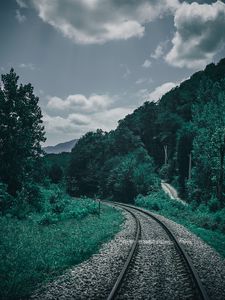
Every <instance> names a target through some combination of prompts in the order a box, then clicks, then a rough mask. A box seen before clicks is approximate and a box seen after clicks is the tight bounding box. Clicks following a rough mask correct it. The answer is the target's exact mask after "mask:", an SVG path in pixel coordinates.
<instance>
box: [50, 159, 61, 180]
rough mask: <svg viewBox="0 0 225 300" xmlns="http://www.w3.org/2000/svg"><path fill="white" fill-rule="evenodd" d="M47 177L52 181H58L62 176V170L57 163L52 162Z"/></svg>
mask: <svg viewBox="0 0 225 300" xmlns="http://www.w3.org/2000/svg"><path fill="white" fill-rule="evenodd" d="M49 177H50V179H51V181H52V182H53V183H59V182H60V181H61V180H62V177H63V170H62V168H61V167H60V166H59V165H58V164H53V165H52V166H51V168H50V170H49Z"/></svg>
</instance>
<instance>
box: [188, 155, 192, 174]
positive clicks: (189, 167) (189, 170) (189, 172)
mask: <svg viewBox="0 0 225 300" xmlns="http://www.w3.org/2000/svg"><path fill="white" fill-rule="evenodd" d="M190 179H191V153H190V154H189V166H188V180H190Z"/></svg>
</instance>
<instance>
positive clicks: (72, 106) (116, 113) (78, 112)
mask: <svg viewBox="0 0 225 300" xmlns="http://www.w3.org/2000/svg"><path fill="white" fill-rule="evenodd" d="M117 100H118V96H113V97H109V96H108V95H96V94H93V95H91V96H90V97H86V96H84V95H80V94H76V95H70V96H68V97H66V98H65V99H64V100H63V99H61V98H59V97H49V100H48V104H47V107H45V110H44V113H43V115H44V117H43V120H44V125H45V129H46V132H47V138H48V137H49V141H48V143H49V142H50V143H51V141H53V140H54V141H53V143H54V142H55V139H56V140H58V137H59V136H60V135H62V134H63V139H64V140H66V139H68V140H69V139H72V138H79V137H80V136H82V135H83V134H85V133H86V132H88V131H93V130H96V129H98V128H101V129H102V130H104V131H109V130H111V129H114V128H115V127H116V126H117V123H118V120H120V119H122V118H124V117H125V116H126V115H127V114H128V113H131V112H132V110H133V108H131V107H115V104H116V101H117ZM54 137H55V138H54Z"/></svg>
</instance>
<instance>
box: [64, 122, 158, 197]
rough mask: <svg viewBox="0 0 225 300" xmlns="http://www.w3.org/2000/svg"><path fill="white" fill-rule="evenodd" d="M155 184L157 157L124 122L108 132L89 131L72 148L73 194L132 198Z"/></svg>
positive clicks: (70, 179) (70, 187)
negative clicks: (153, 158) (153, 156)
mask: <svg viewBox="0 0 225 300" xmlns="http://www.w3.org/2000/svg"><path fill="white" fill-rule="evenodd" d="M155 186H157V179H156V176H155V167H154V162H153V160H152V159H151V157H150V156H149V155H148V153H147V151H146V150H145V148H144V147H143V144H142V142H141V140H140V138H138V137H137V136H135V135H134V134H133V133H132V132H131V131H130V130H129V129H128V128H126V127H123V125H120V126H119V127H118V129H117V130H116V131H115V132H110V133H108V134H106V133H104V132H102V131H100V130H98V131H97V132H95V133H94V132H90V133H88V134H86V135H85V136H84V137H82V138H81V139H80V140H79V141H78V143H77V144H76V147H75V148H74V149H73V151H72V158H71V164H70V166H69V172H68V180H67V188H68V191H69V193H70V194H71V195H78V196H80V195H89V196H94V195H95V194H100V195H101V197H104V198H105V197H113V198H114V199H115V200H120V201H124V202H132V201H133V199H134V197H135V196H136V195H138V194H139V193H142V194H146V193H148V192H149V191H151V190H154V189H155Z"/></svg>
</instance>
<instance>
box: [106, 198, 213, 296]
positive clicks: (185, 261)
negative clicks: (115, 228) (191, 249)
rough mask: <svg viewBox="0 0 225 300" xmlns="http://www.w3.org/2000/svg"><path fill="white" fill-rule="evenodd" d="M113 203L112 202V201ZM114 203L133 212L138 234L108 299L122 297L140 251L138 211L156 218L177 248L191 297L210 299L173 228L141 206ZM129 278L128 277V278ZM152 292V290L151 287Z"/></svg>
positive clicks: (178, 258)
mask: <svg viewBox="0 0 225 300" xmlns="http://www.w3.org/2000/svg"><path fill="white" fill-rule="evenodd" d="M111 204H112V203H111ZM113 205H115V206H118V207H120V208H122V209H125V210H126V211H128V212H129V213H131V214H132V216H133V217H134V218H135V220H136V225H137V229H136V236H135V239H134V241H133V244H132V246H131V250H130V253H129V255H128V257H127V260H126V262H125V264H124V267H123V269H122V271H121V272H120V274H119V276H118V278H117V280H116V282H115V284H114V286H113V288H112V290H111V293H110V294H109V296H108V298H107V300H112V299H116V298H119V299H122V298H121V296H122V295H120V289H121V285H122V284H123V285H126V282H124V281H125V277H126V276H127V274H128V273H129V269H130V268H131V267H132V261H134V260H135V253H136V252H138V244H139V243H138V242H139V240H140V236H141V225H140V221H139V218H138V216H137V215H138V214H137V213H141V214H144V215H145V216H146V217H147V218H151V220H154V221H156V222H157V224H158V225H159V226H160V227H161V228H162V229H163V230H164V231H165V233H166V235H167V236H168V237H169V239H170V241H171V242H172V243H173V245H174V247H175V249H176V253H177V258H176V260H180V261H181V262H180V265H182V266H183V268H184V269H185V271H184V272H186V273H188V275H187V280H188V279H189V280H191V283H190V284H191V286H192V288H193V297H192V298H191V299H199V300H200V299H201V300H209V297H208V295H207V293H206V291H205V288H204V286H203V285H202V282H201V280H200V278H199V275H198V273H197V271H196V269H195V267H194V265H193V263H192V261H191V258H190V257H189V255H188V254H187V252H186V251H185V249H184V247H183V246H182V245H181V244H180V242H179V241H178V239H177V238H176V237H175V236H174V234H173V233H172V232H171V230H170V229H169V228H168V227H167V226H166V225H165V224H164V223H163V222H162V221H161V220H159V219H158V218H157V217H156V216H155V215H153V214H152V213H150V212H147V211H145V210H143V209H141V208H138V207H135V206H132V205H128V204H122V203H113ZM127 278H129V276H127ZM126 280H127V279H126ZM149 290H150V292H151V287H150V288H149ZM148 297H150V295H146V298H148Z"/></svg>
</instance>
